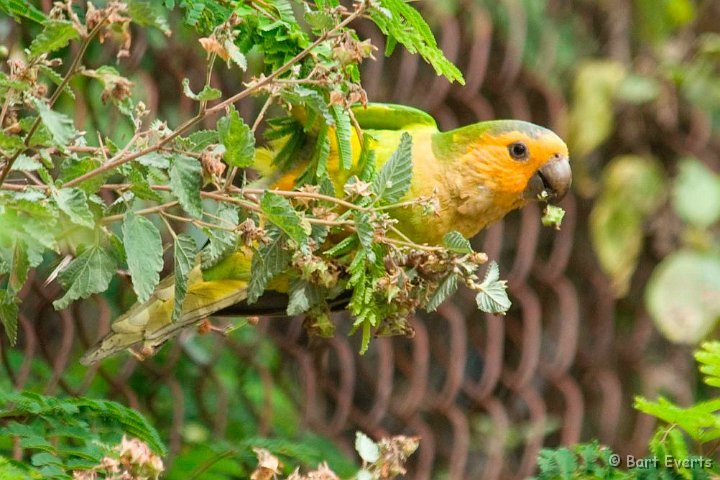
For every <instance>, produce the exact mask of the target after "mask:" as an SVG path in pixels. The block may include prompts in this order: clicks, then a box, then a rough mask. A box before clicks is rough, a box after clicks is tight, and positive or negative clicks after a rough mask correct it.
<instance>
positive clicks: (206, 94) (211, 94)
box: [182, 78, 222, 102]
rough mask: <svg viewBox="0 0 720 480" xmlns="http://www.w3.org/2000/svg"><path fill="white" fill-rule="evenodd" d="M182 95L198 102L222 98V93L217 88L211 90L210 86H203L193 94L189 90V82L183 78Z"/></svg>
mask: <svg viewBox="0 0 720 480" xmlns="http://www.w3.org/2000/svg"><path fill="white" fill-rule="evenodd" d="M182 86H183V93H184V94H185V96H186V97H188V98H192V99H193V100H196V101H198V102H206V101H208V100H217V99H218V98H220V97H221V96H222V92H221V91H220V90H218V89H217V88H213V87H211V86H210V85H205V86H204V87H203V89H202V90H200V92H198V93H193V91H192V90H191V89H190V80H188V79H187V78H184V79H183V81H182Z"/></svg>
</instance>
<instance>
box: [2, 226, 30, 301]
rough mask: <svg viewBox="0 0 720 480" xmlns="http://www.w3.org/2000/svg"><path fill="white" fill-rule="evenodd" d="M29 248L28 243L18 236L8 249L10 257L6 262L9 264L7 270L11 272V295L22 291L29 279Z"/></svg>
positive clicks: (9, 288) (9, 285)
mask: <svg viewBox="0 0 720 480" xmlns="http://www.w3.org/2000/svg"><path fill="white" fill-rule="evenodd" d="M27 250H28V249H27V245H26V244H25V243H24V242H23V241H22V240H20V239H18V238H16V239H15V241H14V242H13V245H12V248H10V249H8V250H7V251H6V253H7V254H8V258H6V259H5V263H6V264H7V266H8V269H7V270H8V273H9V275H8V279H7V290H8V294H10V295H15V294H17V293H18V292H20V290H21V289H22V287H23V285H25V281H26V280H27V276H28V271H29V270H30V260H29V259H28V251H27ZM3 253H5V252H3ZM3 256H4V255H3Z"/></svg>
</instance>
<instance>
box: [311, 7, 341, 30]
mask: <svg viewBox="0 0 720 480" xmlns="http://www.w3.org/2000/svg"><path fill="white" fill-rule="evenodd" d="M305 21H306V22H307V23H308V25H310V27H312V28H313V29H315V30H329V29H331V28H332V27H333V26H334V25H335V21H334V20H333V17H332V15H330V14H329V13H327V12H323V11H314V12H312V11H311V12H305Z"/></svg>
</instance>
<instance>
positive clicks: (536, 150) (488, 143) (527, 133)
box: [467, 122, 571, 200]
mask: <svg viewBox="0 0 720 480" xmlns="http://www.w3.org/2000/svg"><path fill="white" fill-rule="evenodd" d="M515 125H517V126H519V127H525V128H523V129H522V130H521V129H513V130H507V131H502V132H498V133H495V132H494V131H492V130H491V131H488V132H486V133H485V134H484V135H483V136H482V137H481V138H480V141H479V142H473V143H471V144H469V146H468V153H467V156H468V157H470V158H467V160H468V167H470V168H471V169H472V170H474V171H475V172H476V175H478V176H480V177H482V180H483V184H484V185H485V186H486V187H487V188H488V189H489V190H491V191H493V192H494V193H495V195H496V196H508V199H510V198H520V197H523V194H524V193H525V191H526V189H528V188H529V187H535V188H539V187H544V188H547V189H549V190H554V193H555V194H557V196H558V197H560V196H562V195H564V194H565V192H567V189H568V187H569V185H570V181H571V177H570V169H569V164H567V162H568V148H567V145H565V142H563V141H562V139H560V137H558V136H557V135H556V134H555V133H553V132H552V131H550V130H547V129H544V128H541V127H537V126H535V125H532V124H524V122H511V123H510V125H509V126H515ZM563 163H564V164H567V168H564V165H563V166H561V164H563ZM536 175H537V176H538V177H540V178H539V179H537V180H539V181H540V184H538V185H533V181H534V180H535V179H534V178H533V177H535V176H536ZM541 190H542V188H541ZM538 193H539V192H538ZM552 193H553V192H549V191H548V194H552ZM525 199H526V200H529V199H530V198H528V197H527V196H525Z"/></svg>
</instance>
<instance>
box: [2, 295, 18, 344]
mask: <svg viewBox="0 0 720 480" xmlns="http://www.w3.org/2000/svg"><path fill="white" fill-rule="evenodd" d="M17 320H18V304H17V298H16V297H15V296H14V295H11V294H10V293H9V292H7V291H6V290H0V323H2V326H3V328H4V329H5V334H6V335H7V337H8V340H9V341H10V345H15V342H16V341H17Z"/></svg>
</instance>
